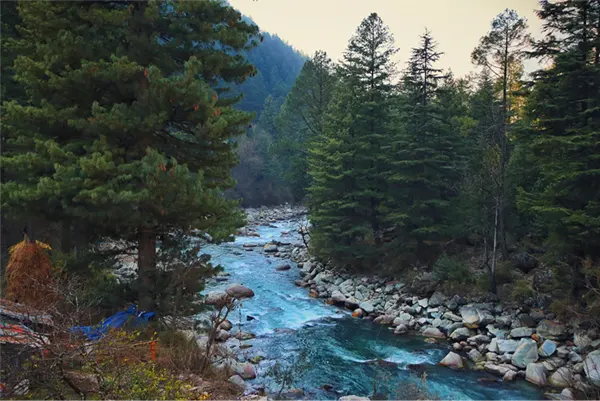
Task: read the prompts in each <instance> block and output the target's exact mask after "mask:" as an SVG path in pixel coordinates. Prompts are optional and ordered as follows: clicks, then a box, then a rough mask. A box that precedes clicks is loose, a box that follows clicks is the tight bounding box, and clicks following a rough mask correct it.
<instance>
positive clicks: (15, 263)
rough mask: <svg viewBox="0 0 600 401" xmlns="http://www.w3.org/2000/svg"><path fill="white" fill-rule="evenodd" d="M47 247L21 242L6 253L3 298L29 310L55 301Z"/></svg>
mask: <svg viewBox="0 0 600 401" xmlns="http://www.w3.org/2000/svg"><path fill="white" fill-rule="evenodd" d="M50 249H51V248H50V246H49V245H48V244H45V243H43V242H40V241H35V242H32V241H29V239H27V238H25V239H24V240H23V241H21V242H19V243H18V244H16V245H13V246H12V247H11V248H10V249H9V255H10V256H9V259H8V264H7V266H6V298H8V299H9V300H11V301H14V302H18V303H21V304H25V305H29V306H32V307H43V306H48V305H49V304H51V303H53V302H54V301H55V300H56V292H55V290H54V280H53V277H52V264H51V262H50V256H49V255H48V250H50Z"/></svg>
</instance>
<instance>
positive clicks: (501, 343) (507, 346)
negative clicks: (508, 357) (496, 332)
mask: <svg viewBox="0 0 600 401" xmlns="http://www.w3.org/2000/svg"><path fill="white" fill-rule="evenodd" d="M518 346H519V343H518V342H517V341H515V340H498V352H499V353H500V354H506V353H512V352H515V351H516V350H517V347H518Z"/></svg>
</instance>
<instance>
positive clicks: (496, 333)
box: [485, 324, 507, 339]
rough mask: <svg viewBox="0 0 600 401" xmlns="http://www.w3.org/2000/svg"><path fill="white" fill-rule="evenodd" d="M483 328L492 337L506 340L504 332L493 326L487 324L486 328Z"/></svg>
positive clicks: (505, 332)
mask: <svg viewBox="0 0 600 401" xmlns="http://www.w3.org/2000/svg"><path fill="white" fill-rule="evenodd" d="M485 328H486V329H487V331H488V332H489V333H490V334H491V335H493V336H494V337H496V338H498V339H504V338H506V334H507V331H506V330H502V329H499V328H497V327H496V326H494V325H493V324H488V325H487V326H485Z"/></svg>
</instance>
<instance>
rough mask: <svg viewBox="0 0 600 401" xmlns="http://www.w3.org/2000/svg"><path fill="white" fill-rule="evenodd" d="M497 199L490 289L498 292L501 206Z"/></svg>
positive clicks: (494, 292)
mask: <svg viewBox="0 0 600 401" xmlns="http://www.w3.org/2000/svg"><path fill="white" fill-rule="evenodd" d="M498 203H499V202H498V201H497V200H496V210H495V212H494V242H493V246H492V267H491V269H490V291H491V292H492V293H493V294H496V250H497V246H498V215H499V211H500V210H499V209H500V208H499V206H498Z"/></svg>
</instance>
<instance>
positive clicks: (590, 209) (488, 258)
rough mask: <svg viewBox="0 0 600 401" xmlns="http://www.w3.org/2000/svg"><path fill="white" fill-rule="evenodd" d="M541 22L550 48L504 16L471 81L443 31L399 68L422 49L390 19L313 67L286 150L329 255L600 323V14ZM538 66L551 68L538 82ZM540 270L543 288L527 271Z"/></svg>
mask: <svg viewBox="0 0 600 401" xmlns="http://www.w3.org/2000/svg"><path fill="white" fill-rule="evenodd" d="M538 15H539V17H540V18H541V19H542V21H543V23H544V32H543V33H544V36H543V38H542V39H540V40H537V41H535V40H532V39H531V37H530V35H529V32H528V26H527V22H526V21H525V20H524V19H523V18H522V17H520V16H519V15H517V13H516V12H515V11H512V10H506V11H505V12H503V13H501V14H500V15H498V16H497V17H496V18H495V19H494V20H493V21H492V22H491V27H490V30H489V32H488V33H487V34H486V35H485V36H484V37H482V38H481V40H480V43H479V45H478V46H477V47H476V48H475V49H473V52H472V62H473V65H474V67H477V71H478V72H476V73H473V74H472V75H470V76H468V77H465V78H456V77H454V76H452V74H451V73H449V72H448V71H444V70H443V69H441V68H440V67H438V61H439V60H440V59H441V58H442V57H444V53H443V49H440V48H439V47H438V46H437V43H436V41H435V37H434V35H433V34H432V33H431V32H428V31H425V32H424V33H423V34H422V36H421V39H420V41H419V43H414V44H412V46H413V48H412V53H411V58H410V60H409V62H408V63H407V64H406V65H404V66H398V65H395V64H394V63H393V61H392V56H393V55H394V53H395V52H396V51H397V49H398V48H397V46H398V45H406V46H408V45H410V44H405V43H404V42H403V41H402V38H393V37H392V35H391V34H390V32H389V29H388V28H387V27H386V25H385V23H384V22H383V21H382V20H381V18H380V17H379V16H378V15H377V14H372V15H370V16H369V17H368V18H366V19H365V20H364V21H363V22H362V23H361V25H360V26H359V27H358V28H357V30H356V33H355V34H354V36H353V37H352V38H351V39H350V41H349V43H348V47H347V49H346V52H345V54H344V57H343V60H342V61H341V62H340V63H339V65H333V64H332V63H331V61H330V60H329V59H328V58H327V56H326V55H325V54H323V53H321V52H319V53H317V54H316V55H315V56H314V57H313V58H311V59H310V60H309V61H308V62H307V63H306V64H305V66H304V68H303V70H302V72H301V73H300V76H299V78H298V80H297V81H296V84H295V85H294V87H293V89H292V91H291V92H290V94H289V95H288V97H287V99H286V101H285V103H284V105H283V107H282V108H281V110H280V112H279V115H278V116H277V117H276V118H275V122H276V124H275V126H277V127H278V129H279V132H280V135H279V136H278V141H277V143H276V145H275V147H274V149H276V152H277V154H278V155H279V156H280V159H279V160H280V163H281V165H280V166H279V169H280V171H281V174H282V175H281V177H282V179H283V180H284V183H285V185H287V186H288V187H289V188H290V189H293V195H294V197H295V199H297V200H301V199H306V201H307V203H308V206H309V209H310V220H311V223H312V230H311V251H312V252H313V253H314V254H316V255H319V256H320V257H321V258H323V259H324V260H332V261H333V262H334V263H335V264H337V265H340V266H345V267H349V268H351V269H355V270H359V271H368V272H379V273H382V272H383V273H386V272H387V273H392V274H398V273H402V272H407V271H410V270H412V267H413V266H422V267H423V268H424V269H425V271H427V270H429V271H433V273H434V275H435V278H436V279H438V280H441V281H442V282H443V281H447V282H448V283H450V284H452V285H458V284H460V285H466V286H467V287H468V286H471V288H481V289H482V290H483V291H486V292H487V291H490V292H492V293H498V292H501V293H502V294H503V295H504V296H506V295H507V294H508V295H509V296H513V295H514V296H518V297H522V296H525V297H527V296H530V295H532V294H536V293H537V292H538V291H542V292H544V294H545V295H544V296H545V297H546V298H544V299H545V300H544V301H543V302H542V303H543V304H547V303H548V302H549V300H548V297H549V295H548V294H550V293H552V294H554V296H555V299H554V301H555V304H556V308H557V310H559V309H561V308H562V309H561V310H562V311H563V312H565V311H567V310H570V311H574V310H576V311H577V313H586V314H590V313H596V311H598V308H599V306H600V301H599V299H598V297H593V294H596V292H595V291H597V288H598V284H599V283H598V279H599V278H600V274H599V273H598V272H599V270H600V269H599V267H598V258H599V257H600V254H599V253H598V250H599V249H600V243H598V239H599V238H600V222H599V220H598V219H599V218H600V214H599V213H600V209H599V201H600V198H599V196H600V187H599V186H598V185H599V183H600V180H598V171H599V169H600V164H599V161H598V157H597V154H598V152H599V151H600V148H599V146H600V125H599V124H600V61H599V60H600V47H599V46H598V43H599V41H600V32H599V31H598V29H597V21H598V20H599V18H600V4H599V3H598V2H596V1H587V2H585V1H581V2H570V1H567V2H557V3H554V2H546V1H542V2H541V3H540V10H539V12H538ZM559 38H560V39H559ZM527 59H536V60H543V62H544V63H545V64H544V65H547V67H545V68H542V69H540V70H538V71H536V72H535V73H533V74H532V76H531V78H526V77H525V75H524V74H523V62H524V61H525V60H527ZM395 76H399V77H400V79H399V80H394V79H392V78H393V77H395ZM277 124H279V125H277ZM540 260H541V262H539V261H540ZM538 262H539V263H542V264H543V267H544V269H545V271H546V272H547V273H545V274H546V275H547V277H551V278H549V279H548V278H546V279H544V280H543V284H540V281H539V278H536V279H535V280H534V281H533V282H531V281H530V278H527V277H525V276H524V275H523V272H528V271H529V270H531V269H532V268H533V267H535V266H537V263H538ZM520 269H521V270H522V271H521V270H520ZM484 272H485V273H484ZM553 291H554V292H553ZM583 294H587V296H588V298H585V301H583V302H581V301H582V299H584V298H581V297H582V296H583ZM523 299H524V298H523ZM559 299H563V301H564V303H562V304H561V301H559ZM559 304H560V305H562V307H560V308H559V306H558V305H559ZM566 305H569V306H566ZM572 308H575V309H572ZM581 308H583V309H581Z"/></svg>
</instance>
